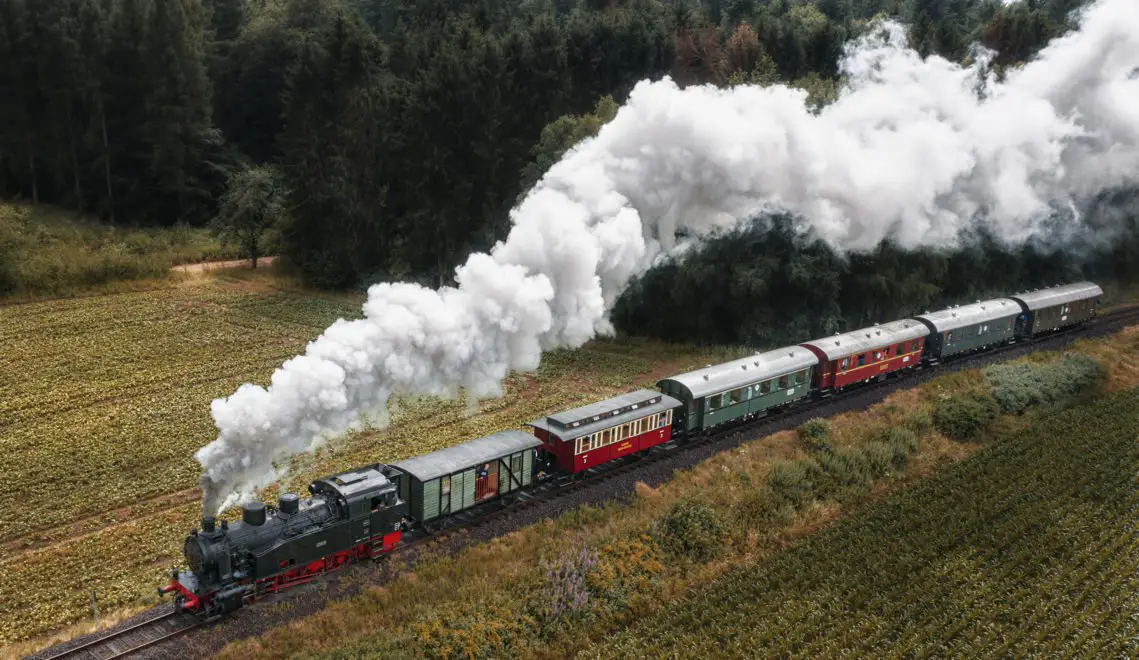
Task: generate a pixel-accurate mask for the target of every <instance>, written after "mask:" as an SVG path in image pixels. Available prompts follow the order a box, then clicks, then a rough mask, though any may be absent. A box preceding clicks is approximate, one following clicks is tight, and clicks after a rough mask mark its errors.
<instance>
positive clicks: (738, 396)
mask: <svg viewBox="0 0 1139 660" xmlns="http://www.w3.org/2000/svg"><path fill="white" fill-rule="evenodd" d="M730 395H731V397H732V403H739V402H740V401H743V398H744V391H743V390H742V389H739V390H732V391H731V393H730Z"/></svg>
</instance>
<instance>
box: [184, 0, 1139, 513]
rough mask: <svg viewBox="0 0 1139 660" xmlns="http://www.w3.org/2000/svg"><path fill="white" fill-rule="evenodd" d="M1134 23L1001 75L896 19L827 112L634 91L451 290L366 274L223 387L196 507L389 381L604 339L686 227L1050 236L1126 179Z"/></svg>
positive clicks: (482, 378) (661, 89)
mask: <svg viewBox="0 0 1139 660" xmlns="http://www.w3.org/2000/svg"><path fill="white" fill-rule="evenodd" d="M1136 26H1139V2H1136V0H1101V1H1100V2H1097V3H1095V4H1094V5H1092V6H1091V7H1090V8H1089V9H1088V10H1087V11H1086V13H1085V14H1084V16H1083V20H1082V27H1081V28H1080V30H1079V31H1077V32H1074V33H1072V34H1070V35H1067V36H1065V37H1063V38H1061V39H1058V40H1056V41H1054V42H1053V43H1052V44H1050V45H1049V46H1048V47H1047V48H1046V49H1045V50H1044V51H1043V52H1042V53H1041V54H1040V56H1039V57H1038V58H1037V59H1036V60H1035V61H1033V62H1031V63H1029V64H1028V65H1026V66H1025V67H1024V68H1023V69H1021V70H1019V71H1015V72H1011V73H1009V75H1008V77H1007V80H1006V81H1005V82H1004V83H999V84H998V83H996V82H995V81H992V80H985V79H984V73H983V72H984V67H983V62H981V63H980V64H978V65H976V66H975V67H973V68H962V67H960V66H957V65H955V64H952V63H950V62H948V61H945V60H943V59H941V58H937V57H931V58H929V59H926V60H923V59H921V58H920V57H919V56H918V54H917V53H915V52H914V51H912V50H909V49H908V48H907V47H906V45H905V43H904V36H903V29H902V27H901V26H899V25H897V24H889V23H887V24H884V26H883V28H882V29H880V30H876V31H875V34H874V35H872V36H868V37H866V38H864V39H862V40H861V41H859V42H858V43H855V44H853V45H852V46H851V47H850V48H849V49H848V51H847V53H846V55H845V57H844V60H843V63H842V69H843V72H844V74H845V76H846V86H845V89H844V90H843V92H842V94H841V96H840V98H839V99H838V100H837V101H836V102H834V103H833V104H832V105H830V106H828V107H826V108H825V109H823V110H822V111H821V112H819V113H818V114H814V113H812V112H810V111H809V110H808V108H807V105H806V98H805V94H804V93H803V92H801V91H799V90H795V89H788V88H786V87H782V86H776V87H768V88H760V87H737V88H734V89H716V88H712V87H694V88H688V89H684V90H681V89H678V88H677V86H676V85H675V84H673V83H672V82H671V81H670V80H668V79H665V80H662V81H658V82H648V81H645V82H642V83H640V84H639V85H637V87H636V88H635V89H634V91H633V92H632V94H631V95H630V97H629V100H628V103H627V104H626V105H625V106H624V107H622V108H621V110H620V111H619V112H618V114H617V116H616V118H615V119H614V120H613V121H612V122H610V123H609V124H608V125H606V126H605V127H604V128H602V130H601V132H600V134H599V135H598V136H597V137H596V138H594V139H590V140H587V141H586V142H584V143H582V144H581V145H579V146H578V147H576V148H575V149H573V150H572V151H571V152H570V153H568V154H566V156H565V157H564V158H563V159H562V160H561V162H559V163H557V164H556V165H555V166H554V167H552V168H551V169H550V171H549V172H548V173H547V174H546V176H545V177H544V178H543V179H542V180H541V181H540V182H539V184H538V185H537V186H536V187H535V189H534V190H533V191H532V192H531V193H530V194H529V196H527V197H526V198H525V200H524V201H523V202H522V203H521V204H520V205H519V206H518V207H517V208H516V209H514V210H513V211H512V212H511V219H512V221H513V223H514V226H513V228H512V230H511V232H510V235H509V237H508V238H507V239H506V241H505V242H500V243H499V244H497V245H496V246H495V247H494V249H493V250H492V251H491V253H490V254H489V255H488V254H473V255H471V256H470V257H469V258H468V260H467V262H466V264H464V265H463V266H461V267H459V268H458V269H457V277H456V279H457V282H458V285H457V288H443V289H440V290H438V291H433V290H430V289H427V288H424V287H421V286H417V285H413V284H398V283H397V284H391V283H385V284H377V285H375V286H373V287H371V289H370V290H369V291H368V302H367V303H365V305H364V313H365V318H363V319H361V320H356V321H344V320H340V321H337V322H336V323H335V324H333V325H332V326H331V327H330V328H328V330H327V331H325V333H324V334H323V335H321V337H320V338H318V339H317V340H315V341H313V342H312V343H310V344H309V346H308V349H307V351H306V352H305V354H304V355H301V356H299V357H296V358H293V359H291V360H289V361H288V362H286V363H285V364H284V365H282V366H281V368H280V369H278V370H277V371H276V373H274V374H273V378H272V385H271V386H270V387H269V388H268V389H264V388H262V387H259V386H254V385H249V384H247V385H243V386H241V387H240V388H239V389H238V390H237V391H236V392H235V393H234V394H233V395H232V396H230V397H228V398H226V399H218V400H215V401H214V402H213V406H212V411H213V416H214V420H215V421H216V423H217V426H218V430H219V434H218V437H217V439H216V440H214V441H213V442H211V443H210V444H209V445H207V446H206V447H204V448H202V449H201V450H200V451H198V452H197V453H196V454H195V458H197V459H198V461H199V462H200V463H201V464H202V466H203V468H204V474H203V477H202V485H203V488H204V490H205V502H204V507H205V510H207V511H211V512H212V510H216V509H219V508H221V507H223V506H225V505H228V504H232V503H234V502H235V501H237V499H238V498H240V497H241V496H244V495H247V494H249V493H251V492H252V490H253V489H254V488H256V487H259V486H262V485H265V484H266V483H268V482H270V481H271V480H272V479H274V478H276V474H275V473H274V471H273V467H272V463H273V461H276V460H280V459H284V458H286V457H288V456H290V455H292V454H295V453H297V452H301V451H306V450H311V449H313V448H314V447H316V446H317V445H318V444H319V443H320V442H321V440H322V438H324V437H327V436H329V435H334V434H338V433H341V432H343V431H345V430H347V429H349V428H352V427H353V426H354V425H356V424H359V423H360V421H359V420H360V419H361V416H362V415H365V416H368V415H371V416H373V418H374V416H377V415H378V416H381V417H382V416H383V415H384V414H385V413H386V409H387V403H388V400H389V398H390V397H391V396H392V395H394V394H411V395H419V394H435V395H446V396H450V395H455V394H456V393H457V391H458V388H460V387H462V388H466V389H467V390H468V391H469V393H470V394H472V395H474V396H476V397H486V396H491V395H496V394H498V393H499V392H500V389H499V388H500V384H501V382H502V379H503V378H504V376H506V374H507V373H508V371H509V370H511V369H515V370H533V369H535V368H536V367H537V366H538V363H539V360H540V358H541V354H542V351H544V350H547V349H550V348H554V347H559V346H579V345H581V344H583V343H584V342H586V341H587V340H588V339H590V338H591V337H593V336H594V335H595V334H597V333H604V332H608V331H609V330H610V326H609V322H608V320H607V314H608V311H609V309H610V307H611V306H612V304H613V302H614V301H615V300H616V298H617V296H618V295H619V294H620V293H621V291H622V290H624V288H625V287H626V285H627V284H628V283H629V281H630V279H631V278H632V277H634V276H635V275H637V274H638V273H641V272H643V271H645V270H646V269H647V268H649V267H650V266H651V264H652V263H653V259H654V258H655V257H656V256H657V255H659V254H660V253H661V252H662V251H668V250H671V249H673V248H674V247H676V246H675V245H674V243H675V241H674V239H673V236H674V232H675V230H677V229H679V228H684V229H686V230H687V233H688V234H689V235H692V236H700V235H703V234H707V233H708V232H709V231H711V230H714V229H717V228H726V227H730V226H732V225H734V224H735V223H737V222H738V221H740V219H744V218H748V217H750V216H754V215H755V214H756V213H757V212H761V211H765V210H785V211H789V212H791V213H793V214H795V215H796V216H797V217H798V218H800V222H801V223H802V224H803V225H804V228H809V229H813V230H814V231H815V232H817V234H818V235H819V236H820V237H821V238H823V239H824V240H825V241H827V242H828V243H829V244H830V245H831V246H833V247H834V248H835V249H837V250H842V251H846V250H863V249H868V248H871V247H873V246H875V245H876V244H877V243H879V242H880V241H881V240H882V239H883V238H886V237H893V238H894V239H896V240H897V241H898V242H899V243H900V244H901V245H903V246H906V247H913V246H919V245H933V246H949V245H952V244H954V242H955V241H956V239H957V236H958V232H959V230H961V229H962V228H964V227H966V226H967V225H969V224H970V223H973V222H976V221H978V218H981V219H982V220H980V221H981V222H985V223H987V224H988V226H989V228H990V229H991V230H992V231H993V232H994V233H995V234H996V235H998V236H1000V237H1002V238H1003V239H1005V240H1007V241H1012V242H1016V241H1022V240H1025V239H1026V238H1028V237H1030V236H1033V235H1037V234H1040V233H1042V232H1044V231H1045V219H1046V218H1047V217H1048V215H1049V213H1050V210H1051V209H1053V208H1068V207H1069V206H1070V205H1071V204H1073V203H1074V204H1075V205H1077V206H1079V205H1081V204H1083V203H1084V202H1085V201H1086V200H1087V199H1088V198H1089V197H1090V196H1092V195H1094V194H1095V193H1097V192H1098V191H1102V190H1105V189H1109V188H1112V187H1115V186H1121V185H1134V184H1136V183H1137V180H1139V112H1137V111H1136V108H1139V80H1137V75H1136V71H1139V29H1137V28H1136ZM982 85H983V86H984V88H985V90H986V91H985V93H984V94H983V95H978V93H977V90H978V88H979V87H980V86H982ZM1077 217H1078V216H1077ZM1053 221H1054V219H1053ZM1073 221H1074V220H1073ZM661 313H672V312H671V310H669V309H668V306H667V303H666V302H665V301H661Z"/></svg>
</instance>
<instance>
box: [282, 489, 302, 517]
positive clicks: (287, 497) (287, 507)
mask: <svg viewBox="0 0 1139 660" xmlns="http://www.w3.org/2000/svg"><path fill="white" fill-rule="evenodd" d="M278 508H279V509H280V511H281V513H296V512H297V509H299V508H300V498H298V497H297V494H296V493H285V494H284V495H282V496H281V501H280V502H279V503H278Z"/></svg>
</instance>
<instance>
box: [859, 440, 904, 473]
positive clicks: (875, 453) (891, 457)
mask: <svg viewBox="0 0 1139 660" xmlns="http://www.w3.org/2000/svg"><path fill="white" fill-rule="evenodd" d="M862 454H863V456H864V457H865V458H866V467H867V468H868V469H869V470H870V473H871V474H872V475H874V477H876V478H877V477H882V476H885V475H887V474H889V472H890V469H891V468H893V467H898V465H897V462H896V461H897V454H896V453H895V451H894V448H893V447H892V446H891V445H890V444H889V443H886V442H871V443H869V444H867V445H866V446H865V447H863V449H862ZM902 464H903V465H904V464H905V461H904V460H903V462H902Z"/></svg>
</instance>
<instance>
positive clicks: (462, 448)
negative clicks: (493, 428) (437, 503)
mask: <svg viewBox="0 0 1139 660" xmlns="http://www.w3.org/2000/svg"><path fill="white" fill-rule="evenodd" d="M541 445H542V441H541V440H539V439H538V438H536V437H534V436H533V435H531V434H529V433H525V432H523V431H501V432H499V433H495V434H494V435H488V436H486V437H485V438H479V439H477V440H470V441H468V442H464V443H463V444H461V445H455V446H454V447H447V448H446V449H440V450H439V451H434V452H431V453H430V454H424V455H422V456H415V457H414V458H408V459H406V460H403V461H400V462H398V463H392V466H393V467H396V468H399V469H400V470H402V471H404V472H406V473H408V474H410V475H411V476H413V477H415V478H416V479H418V480H420V481H430V480H432V479H434V478H436V477H441V476H443V475H445V474H454V473H456V472H462V471H463V470H466V469H468V468H472V467H475V466H477V465H481V464H482V463H487V462H490V461H493V460H496V459H499V458H502V457H504V456H509V455H511V454H514V453H516V452H520V451H523V450H526V449H532V448H534V447H539V446H541Z"/></svg>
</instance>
